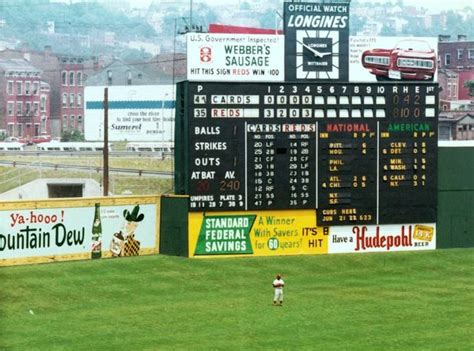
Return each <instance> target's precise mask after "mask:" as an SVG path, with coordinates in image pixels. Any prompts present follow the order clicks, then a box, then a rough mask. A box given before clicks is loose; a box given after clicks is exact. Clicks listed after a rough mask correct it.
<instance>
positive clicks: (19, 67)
mask: <svg viewBox="0 0 474 351" xmlns="http://www.w3.org/2000/svg"><path fill="white" fill-rule="evenodd" d="M50 93H51V90H50V86H49V84H48V83H46V82H44V81H43V80H42V71H41V70H40V69H38V68H36V67H34V66H33V65H31V64H30V63H29V62H28V61H26V60H24V59H7V60H4V59H0V124H1V126H2V128H4V129H6V131H7V135H8V136H15V137H20V138H22V139H24V140H25V141H27V140H30V139H31V138H32V137H34V136H38V135H41V134H50V132H51V123H50Z"/></svg>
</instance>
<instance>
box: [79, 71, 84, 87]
mask: <svg viewBox="0 0 474 351" xmlns="http://www.w3.org/2000/svg"><path fill="white" fill-rule="evenodd" d="M83 83H84V82H83V74H82V72H77V85H80V86H82V84H83Z"/></svg>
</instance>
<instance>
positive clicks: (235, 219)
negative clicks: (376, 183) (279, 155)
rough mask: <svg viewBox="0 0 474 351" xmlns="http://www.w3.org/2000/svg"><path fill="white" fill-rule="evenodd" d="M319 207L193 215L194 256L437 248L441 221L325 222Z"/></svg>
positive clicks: (191, 250) (191, 245) (190, 229)
mask: <svg viewBox="0 0 474 351" xmlns="http://www.w3.org/2000/svg"><path fill="white" fill-rule="evenodd" d="M316 218H317V215H316V211H314V210H292V211H246V212H215V213H212V214H210V213H196V212H194V213H189V224H188V233H189V234H188V250H189V252H188V257H195V258H206V257H216V256H289V255H315V254H337V253H365V252H392V251H420V250H434V249H436V224H435V223H423V224H396V225H394V224H388V225H380V226H378V225H377V226H376V225H368V226H365V225H354V226H330V227H327V226H320V225H318V224H317V223H316Z"/></svg>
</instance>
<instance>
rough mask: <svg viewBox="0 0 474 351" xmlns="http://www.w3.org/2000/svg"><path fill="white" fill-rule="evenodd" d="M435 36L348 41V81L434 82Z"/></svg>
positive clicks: (435, 71)
mask: <svg viewBox="0 0 474 351" xmlns="http://www.w3.org/2000/svg"><path fill="white" fill-rule="evenodd" d="M437 46H438V39H437V38H435V37H368V36H351V37H350V38H349V54H350V61H349V71H350V74H349V75H350V81H351V82H375V81H386V80H391V81H433V80H434V81H437V78H438V77H437V55H438V53H437Z"/></svg>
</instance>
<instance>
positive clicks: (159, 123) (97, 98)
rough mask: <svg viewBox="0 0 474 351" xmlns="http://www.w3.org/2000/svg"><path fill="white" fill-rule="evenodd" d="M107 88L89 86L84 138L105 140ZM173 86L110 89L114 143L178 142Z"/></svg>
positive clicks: (110, 120)
mask: <svg viewBox="0 0 474 351" xmlns="http://www.w3.org/2000/svg"><path fill="white" fill-rule="evenodd" d="M105 88H106V87H104V86H94V87H86V88H85V92H84V96H85V111H84V115H85V117H84V135H85V138H86V140H88V141H101V140H103V139H104V89H105ZM174 100H175V98H174V89H173V86H172V85H134V86H131V85H130V86H111V87H108V101H109V102H108V111H109V113H108V131H109V140H110V141H125V140H126V141H172V140H173V139H174V136H173V130H174V107H175V101H174Z"/></svg>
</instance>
